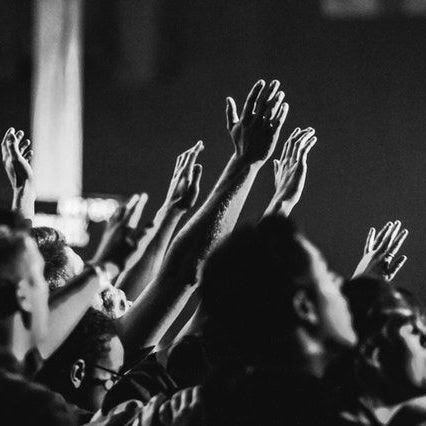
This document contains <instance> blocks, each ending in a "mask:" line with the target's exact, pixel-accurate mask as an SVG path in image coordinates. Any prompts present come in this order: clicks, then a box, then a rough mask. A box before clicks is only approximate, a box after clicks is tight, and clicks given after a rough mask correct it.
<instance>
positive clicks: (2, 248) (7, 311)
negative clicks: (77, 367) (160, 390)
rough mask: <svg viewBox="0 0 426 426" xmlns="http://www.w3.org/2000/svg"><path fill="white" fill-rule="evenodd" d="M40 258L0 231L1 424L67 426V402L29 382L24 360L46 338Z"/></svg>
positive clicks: (24, 240) (19, 236) (23, 241)
mask: <svg viewBox="0 0 426 426" xmlns="http://www.w3.org/2000/svg"><path fill="white" fill-rule="evenodd" d="M43 267H44V262H43V259H42V257H41V255H40V253H39V251H38V250H37V247H36V245H35V243H34V241H33V240H32V239H31V238H30V237H29V235H28V234H25V233H23V232H13V231H11V230H10V229H8V228H6V227H1V228H0V294H1V297H0V351H1V358H0V394H1V395H2V414H1V417H2V422H3V421H4V422H5V424H9V425H12V424H13V425H41V424H43V425H52V426H53V425H71V424H74V417H73V414H72V412H71V411H70V410H69V409H68V407H67V405H66V404H65V401H64V400H63V399H62V398H61V397H60V396H58V395H56V394H54V393H53V392H50V391H48V390H47V389H46V388H44V387H42V386H39V385H37V384H34V383H32V382H31V379H30V378H29V377H28V371H26V370H27V365H28V364H27V362H26V361H27V360H28V357H29V356H30V355H31V354H32V351H36V350H37V348H38V347H39V346H40V345H41V344H42V342H43V341H44V340H45V339H46V338H47V337H48V336H47V331H48V319H49V309H48V294H49V293H48V286H47V283H46V281H45V280H44V277H43Z"/></svg>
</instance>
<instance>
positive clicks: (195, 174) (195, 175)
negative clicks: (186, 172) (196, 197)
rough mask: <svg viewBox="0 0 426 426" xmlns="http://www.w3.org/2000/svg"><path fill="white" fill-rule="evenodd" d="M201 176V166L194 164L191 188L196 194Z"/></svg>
mask: <svg viewBox="0 0 426 426" xmlns="http://www.w3.org/2000/svg"><path fill="white" fill-rule="evenodd" d="M202 174H203V166H202V165H201V164H195V165H194V171H193V175H192V181H191V187H192V188H194V190H195V192H196V193H197V194H198V193H199V191H200V181H201V176H202Z"/></svg>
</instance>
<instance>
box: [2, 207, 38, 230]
mask: <svg viewBox="0 0 426 426" xmlns="http://www.w3.org/2000/svg"><path fill="white" fill-rule="evenodd" d="M0 225H4V226H7V227H8V228H10V229H12V230H13V231H28V230H29V229H30V227H31V220H28V219H25V218H24V217H23V216H22V214H21V213H19V212H15V211H10V210H5V209H0Z"/></svg>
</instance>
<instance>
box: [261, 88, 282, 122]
mask: <svg viewBox="0 0 426 426" xmlns="http://www.w3.org/2000/svg"><path fill="white" fill-rule="evenodd" d="M284 96H285V95H284V92H283V91H281V90H280V91H279V92H278V93H277V94H276V95H275V97H274V99H273V100H272V101H270V102H269V103H268V105H267V106H266V108H265V113H264V116H265V118H266V119H267V120H273V119H274V117H275V116H276V115H277V114H278V111H279V109H280V107H281V104H282V103H283V100H284Z"/></svg>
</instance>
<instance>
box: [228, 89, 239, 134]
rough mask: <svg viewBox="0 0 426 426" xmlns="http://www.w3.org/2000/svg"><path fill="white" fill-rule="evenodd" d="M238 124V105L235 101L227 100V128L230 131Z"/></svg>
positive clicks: (229, 98)
mask: <svg viewBox="0 0 426 426" xmlns="http://www.w3.org/2000/svg"><path fill="white" fill-rule="evenodd" d="M237 123H238V113H237V104H236V103H235V101H234V99H233V98H231V97H230V96H228V97H227V98H226V127H227V129H228V130H229V131H231V130H232V128H233V127H234V126H235V125H236V124H237Z"/></svg>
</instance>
